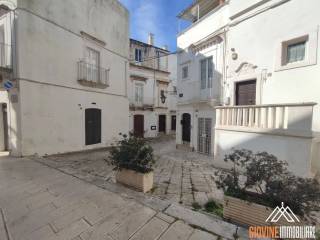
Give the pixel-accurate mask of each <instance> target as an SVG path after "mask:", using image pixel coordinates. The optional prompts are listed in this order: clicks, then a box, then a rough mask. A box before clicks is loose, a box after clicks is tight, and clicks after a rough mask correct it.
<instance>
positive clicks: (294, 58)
mask: <svg viewBox="0 0 320 240" xmlns="http://www.w3.org/2000/svg"><path fill="white" fill-rule="evenodd" d="M305 55H306V42H305V41H303V42H298V43H294V44H289V45H288V46H287V63H293V62H300V61H303V60H304V59H305Z"/></svg>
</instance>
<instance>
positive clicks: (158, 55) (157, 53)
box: [156, 51, 161, 70]
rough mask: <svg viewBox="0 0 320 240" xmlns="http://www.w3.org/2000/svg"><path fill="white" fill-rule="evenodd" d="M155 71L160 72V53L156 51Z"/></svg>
mask: <svg viewBox="0 0 320 240" xmlns="http://www.w3.org/2000/svg"><path fill="white" fill-rule="evenodd" d="M156 60H157V69H159V70H161V57H160V52H159V51H156Z"/></svg>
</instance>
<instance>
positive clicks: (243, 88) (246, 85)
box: [236, 80, 257, 105]
mask: <svg viewBox="0 0 320 240" xmlns="http://www.w3.org/2000/svg"><path fill="white" fill-rule="evenodd" d="M256 86H257V83H256V80H250V81H245V82H239V83H237V84H236V105H255V104H256Z"/></svg>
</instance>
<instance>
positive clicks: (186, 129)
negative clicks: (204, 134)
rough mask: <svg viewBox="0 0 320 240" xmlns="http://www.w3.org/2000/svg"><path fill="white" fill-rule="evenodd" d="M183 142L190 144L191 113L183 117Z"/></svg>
mask: <svg viewBox="0 0 320 240" xmlns="http://www.w3.org/2000/svg"><path fill="white" fill-rule="evenodd" d="M181 124H182V141H183V142H190V135H191V132H190V131H191V115H190V114H189V113H184V114H183V115H182V121H181Z"/></svg>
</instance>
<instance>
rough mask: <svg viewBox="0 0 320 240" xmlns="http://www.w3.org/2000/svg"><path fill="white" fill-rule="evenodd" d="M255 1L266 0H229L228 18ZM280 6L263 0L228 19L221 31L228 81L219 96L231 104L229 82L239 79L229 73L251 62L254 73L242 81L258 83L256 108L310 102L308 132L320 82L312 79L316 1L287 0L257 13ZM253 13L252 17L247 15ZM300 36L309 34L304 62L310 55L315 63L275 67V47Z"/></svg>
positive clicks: (319, 120) (319, 67) (318, 123)
mask: <svg viewBox="0 0 320 240" xmlns="http://www.w3.org/2000/svg"><path fill="white" fill-rule="evenodd" d="M259 2H266V1H257V0H250V1H247V0H232V1H231V2H230V15H231V16H236V14H239V12H241V11H243V10H245V9H246V8H247V7H249V6H252V4H254V3H259ZM281 2H283V1H280V0H272V1H269V2H267V3H265V4H263V5H261V6H259V7H257V8H255V9H254V10H252V11H250V12H247V13H245V14H243V15H241V16H238V17H237V18H235V19H233V21H232V23H231V27H230V29H229V31H228V33H227V39H228V47H227V49H228V55H227V68H228V76H227V77H228V82H227V85H226V86H225V92H226V96H225V97H228V96H229V97H231V104H232V103H234V96H235V95H234V81H236V80H237V77H240V76H234V75H235V74H234V72H235V70H236V69H237V68H239V66H240V65H241V64H242V63H249V64H252V65H254V66H255V67H256V69H255V70H254V73H253V74H251V75H250V76H248V77H251V78H257V79H258V88H259V89H257V93H258V94H257V103H258V104H259V103H261V104H276V103H298V102H299V103H300V102H316V103H318V105H317V106H316V107H315V109H314V118H313V130H314V131H320V94H319V90H318V89H320V81H318V78H317V76H320V64H319V59H318V58H319V44H320V38H319V25H320V15H319V14H318V10H317V9H319V8H320V2H319V1H318V0H309V1H308V3H307V4H306V2H305V1H300V0H290V1H287V2H284V3H283V4H282V5H279V6H277V7H274V8H272V9H269V10H267V11H262V9H267V7H271V6H273V4H277V3H281ZM260 11H261V12H260ZM254 13H258V14H257V15H254V16H253V17H249V16H250V15H253V14H254ZM232 24H235V25H232ZM306 34H307V35H309V42H308V46H310V50H307V58H309V57H311V55H312V58H313V56H315V58H316V59H315V60H316V61H315V62H313V63H310V64H307V65H305V66H297V67H294V68H290V69H285V68H282V69H281V68H279V67H278V64H279V61H280V59H281V50H280V47H281V43H282V42H283V41H287V40H290V39H293V38H297V37H300V36H303V35H306ZM231 48H234V49H235V52H236V53H237V54H238V59H237V60H236V61H234V60H232V59H231V54H232V53H231V51H230V49H231Z"/></svg>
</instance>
